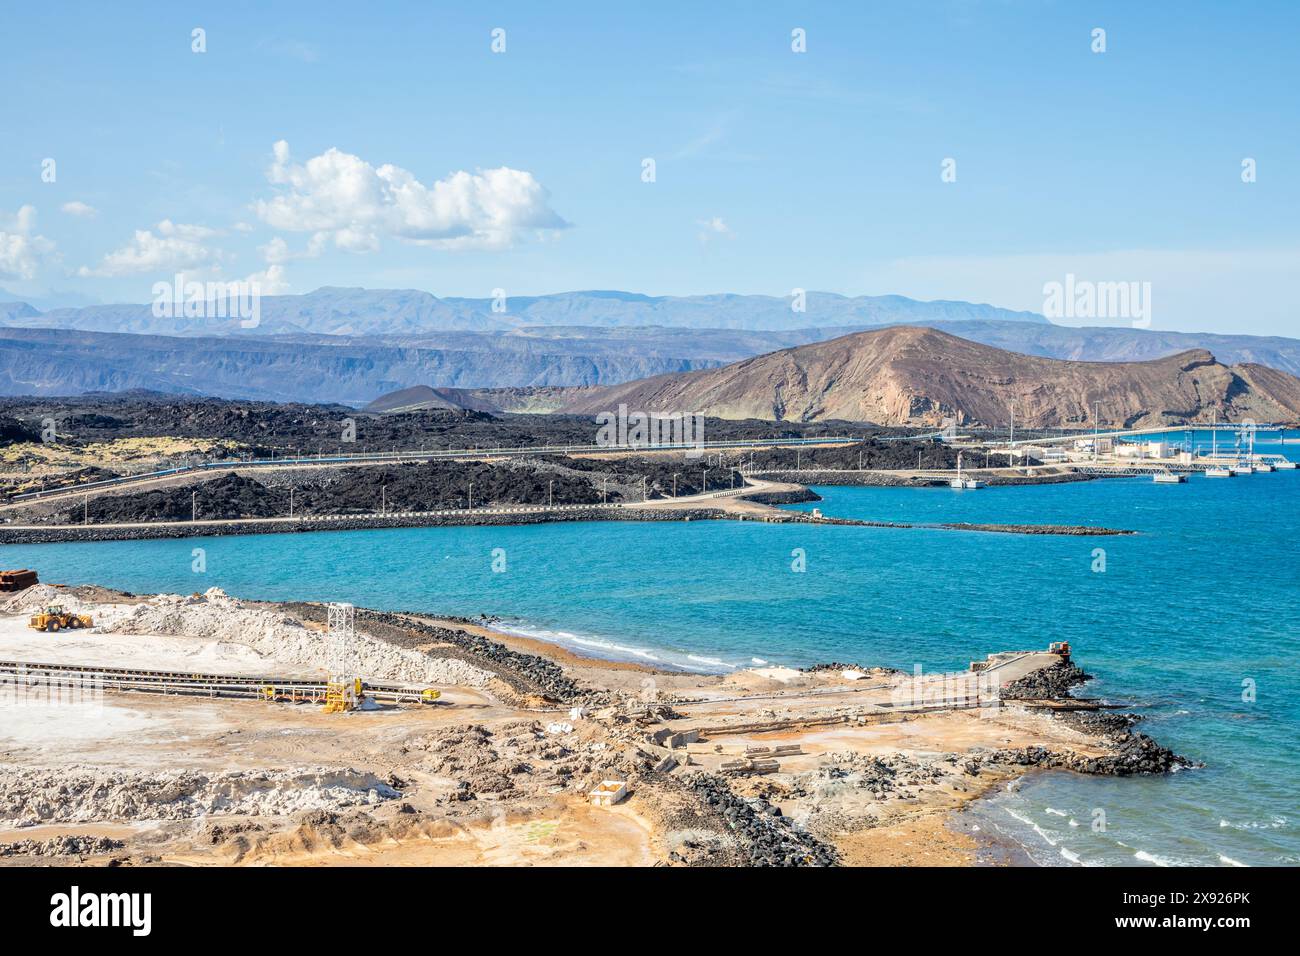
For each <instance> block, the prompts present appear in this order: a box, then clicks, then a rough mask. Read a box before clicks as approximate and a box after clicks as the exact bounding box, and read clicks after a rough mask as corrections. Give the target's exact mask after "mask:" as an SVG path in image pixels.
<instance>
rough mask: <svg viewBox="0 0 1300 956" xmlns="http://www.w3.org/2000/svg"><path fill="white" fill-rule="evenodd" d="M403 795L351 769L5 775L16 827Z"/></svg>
mask: <svg viewBox="0 0 1300 956" xmlns="http://www.w3.org/2000/svg"><path fill="white" fill-rule="evenodd" d="M399 796H401V794H400V792H399V791H397V790H396V789H394V788H393V787H391V786H389V785H388V784H387V783H385V782H384V781H382V780H380V779H379V778H378V777H376V776H375V775H374V774H370V773H365V772H362V771H358V770H350V769H341V770H338V769H335V770H331V769H322V768H316V769H311V768H303V769H296V770H278V771H267V772H261V773H258V772H232V773H216V774H202V773H187V772H184V771H179V770H176V771H165V772H162V773H157V774H147V773H127V772H117V771H107V772H105V771H97V770H89V769H87V770H85V771H75V770H74V771H71V772H65V771H62V770H60V771H40V770H36V771H33V770H30V769H28V768H19V767H7V768H4V769H3V770H0V822H3V823H5V824H8V825H11V826H37V825H41V824H49V823H91V822H99V821H117V820H186V819H191V818H194V817H200V816H205V815H208V814H231V815H239V816H283V815H289V814H294V813H300V812H303V811H306V810H322V809H324V810H329V809H339V808H343V807H353V806H365V805H373V804H378V803H382V802H383V801H385V800H392V799H394V798H395V797H399Z"/></svg>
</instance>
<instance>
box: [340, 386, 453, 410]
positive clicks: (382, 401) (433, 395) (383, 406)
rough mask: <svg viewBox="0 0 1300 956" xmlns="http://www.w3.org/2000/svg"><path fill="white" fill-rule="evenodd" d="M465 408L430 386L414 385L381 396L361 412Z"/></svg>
mask: <svg viewBox="0 0 1300 956" xmlns="http://www.w3.org/2000/svg"><path fill="white" fill-rule="evenodd" d="M462 407H463V406H462V405H460V404H459V403H457V402H455V401H453V400H451V399H449V398H448V397H447V396H445V395H443V394H440V390H435V389H432V388H430V387H429V386H428V385H412V386H411V387H410V388H399V389H398V390H397V391H395V392H388V393H386V394H384V395H380V396H379V397H378V398H376V399H375V400H374V401H373V402H371V403H370V404H369V405H367V406H365V407H364V408H362V409H361V410H362V411H363V412H388V413H393V412H418V411H425V410H427V409H431V408H438V409H451V408H455V409H459V408H462Z"/></svg>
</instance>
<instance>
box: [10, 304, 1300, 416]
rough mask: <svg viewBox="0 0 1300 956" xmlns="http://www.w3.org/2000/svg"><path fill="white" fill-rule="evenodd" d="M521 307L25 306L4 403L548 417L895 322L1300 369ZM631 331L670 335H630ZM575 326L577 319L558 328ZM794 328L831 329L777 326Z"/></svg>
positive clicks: (819, 310)
mask: <svg viewBox="0 0 1300 956" xmlns="http://www.w3.org/2000/svg"><path fill="white" fill-rule="evenodd" d="M508 304H509V307H510V311H509V312H508V313H505V314H501V313H494V312H492V310H491V301H490V300H475V299H452V298H448V299H438V298H436V297H434V296H431V295H429V294H428V293H424V292H409V291H391V290H373V291H368V290H364V289H319V290H317V291H316V292H313V293H310V294H308V295H304V296H273V297H268V298H267V299H265V300H263V322H262V325H261V326H260V327H259V328H257V329H253V330H248V329H241V328H238V323H237V320H221V321H212V322H204V321H196V320H186V319H156V318H154V316H153V315H152V312H151V310H150V307H149V306H139V305H129V306H93V307H89V308H83V309H55V310H51V311H47V312H42V311H41V310H39V309H37V308H35V307H33V306H32V305H31V304H29V303H25V302H0V394H4V395H26V394H34V395H57V394H67V395H71V394H80V393H82V392H87V391H120V390H124V389H131V388H143V389H151V390H157V391H166V392H186V393H200V394H207V395H215V396H219V397H225V398H248V399H266V400H275V401H307V402H340V403H346V404H352V405H364V404H366V403H368V402H370V401H372V400H374V399H375V398H377V397H378V396H381V395H384V394H386V393H389V392H392V391H396V390H399V389H404V388H408V387H412V386H417V385H426V386H429V387H430V388H432V389H459V390H461V391H462V392H464V393H465V394H461V395H460V396H459V397H458V398H457V399H456V401H459V402H471V403H475V402H478V403H483V402H486V403H487V404H492V403H493V402H497V401H500V400H502V399H501V397H500V396H497V397H495V398H491V399H485V398H483V397H482V396H479V397H474V395H472V394H470V393H475V391H476V390H481V389H501V388H511V389H515V390H516V392H515V393H514V395H515V397H514V399H512V400H513V401H517V402H520V403H523V404H524V405H527V406H528V407H532V408H535V407H540V406H542V405H545V404H547V403H548V402H550V401H551V398H550V397H545V396H543V395H541V394H539V393H538V392H537V391H536V389H537V388H539V387H540V388H552V387H560V386H595V385H609V384H617V383H620V382H626V381H630V380H633V379H640V378H645V377H649V376H654V375H659V374H664V373H669V372H683V371H691V370H696V369H708V368H716V367H718V366H721V365H725V364H727V363H730V362H735V361H737V360H740V359H744V358H748V357H751V356H754V355H761V354H763V353H767V352H773V351H776V350H779V349H783V348H789V347H792V346H798V345H805V344H809V343H812V342H819V341H824V340H827V339H831V338H835V337H837V336H841V335H844V334H845V333H847V332H854V331H860V330H865V329H868V328H874V327H878V324H879V323H880V322H885V321H890V320H891V318H892V321H893V322H894V323H907V324H919V325H925V326H928V327H932V328H937V329H940V330H942V331H947V332H951V333H953V334H956V335H959V336H961V337H962V338H965V339H969V340H972V341H976V342H981V343H984V344H987V345H992V346H996V347H998V348H1002V349H1007V350H1010V351H1014V352H1023V353H1026V354H1031V355H1039V356H1043V357H1048V358H1061V359H1072V360H1091V361H1102V360H1104V361H1133V360H1140V359H1149V358H1158V357H1161V356H1165V355H1171V354H1174V353H1177V352H1180V351H1185V350H1187V349H1198V348H1200V349H1207V350H1209V351H1211V352H1212V353H1213V354H1214V355H1216V356H1217V357H1218V358H1219V359H1220V360H1221V361H1223V362H1225V363H1227V364H1230V365H1235V364H1241V363H1256V364H1263V365H1269V366H1272V367H1273V368H1277V369H1280V370H1282V371H1286V372H1291V373H1300V341H1298V340H1296V339H1286V338H1281V337H1262V336H1244V335H1215V334H1204V333H1183V332H1157V331H1149V330H1142V329H1132V328H1119V327H1117V328H1083V329H1079V328H1065V327H1061V326H1055V325H1051V324H1049V323H1047V322H1046V321H1045V320H1043V319H1042V317H1041V316H1037V315H1033V314H1031V313H1021V312H1007V311H1005V310H1001V309H995V308H992V307H991V306H981V305H971V304H968V303H961V302H917V301H914V300H911V299H904V298H901V297H896V296H882V297H860V298H846V297H843V296H835V295H829V294H824V293H810V294H809V297H808V310H807V311H806V312H804V313H793V312H791V311H790V308H789V303H788V301H787V300H785V299H780V298H774V297H769V296H731V295H720V296H687V297H676V298H675V297H653V296H641V295H635V294H631V293H622V292H618V293H613V292H611V293H601V292H575V293H564V294H561V295H553V296H540V297H532V298H517V299H510V300H508ZM853 317H856V319H857V321H856V324H854V323H853V322H851V321H850V320H851V319H852V318H853ZM634 320H638V321H640V320H644V321H647V322H651V323H654V322H658V323H659V324H642V325H631V324H625V323H629V322H632V321H634ZM567 321H573V322H575V323H576V324H561V323H562V322H567ZM790 321H794V322H796V324H797V323H798V322H804V323H813V322H821V323H823V324H805V325H802V326H800V327H797V328H765V327H764V326H769V325H778V324H780V323H783V322H790ZM692 322H695V323H701V324H698V325H694V326H692V325H690V324H688V323H692ZM841 322H849V323H850V324H838V323H841ZM232 323H233V324H232ZM524 323H533V324H524ZM706 323H707V324H706ZM204 330H206V332H205V331H204ZM277 330H279V331H277Z"/></svg>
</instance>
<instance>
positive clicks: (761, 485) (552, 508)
mask: <svg viewBox="0 0 1300 956" xmlns="http://www.w3.org/2000/svg"><path fill="white" fill-rule="evenodd" d="M798 487H799V486H797V485H788V484H784V483H782V482H776V481H764V480H761V479H750V480H749V481H748V483H747V484H746V486H745V487H743V488H735V489H727V490H724V491H710V492H705V493H701V494H697V495H685V496H682V497H680V498H655V499H651V500H649V501H632V502H613V503H609V504H579V505H504V506H496V507H485V508H445V509H439V510H436V511H376V512H370V513H368V514H345V515H344V514H339V515H293V516H290V515H283V516H279V517H271V518H200V519H198V520H195V521H113V522H98V523H95V524H90V525H87V524H63V525H60V524H20V523H5V524H0V536H3V534H4V533H5V532H9V531H18V532H22V531H58V530H61V529H68V530H72V531H81V530H83V529H90V530H95V529H99V530H123V531H133V530H145V529H153V530H156V529H162V528H174V529H178V530H181V529H186V528H193V529H196V530H208V529H212V528H214V527H232V526H233V527H238V528H253V527H257V526H263V527H265V529H266V531H267V533H272V532H274V531H276V530H277V529H281V528H284V527H286V526H294V527H296V526H302V525H313V526H315V527H318V528H321V529H325V528H328V527H329V525H330V524H331V523H338V522H348V521H362V522H365V521H377V522H387V521H391V522H393V526H394V527H403V526H404V525H403V524H402V521H403V520H404V519H405V520H406V521H409V522H410V523H411V524H412V525H415V524H418V522H420V521H423V520H427V519H431V518H448V519H452V521H453V522H456V523H463V524H473V523H474V520H473V519H475V518H485V517H489V516H491V517H497V516H502V515H557V516H572V517H573V518H574V520H581V517H582V515H584V514H595V513H601V514H602V515H608V514H609V513H610V512H618V511H621V510H625V509H636V510H657V509H669V510H671V509H685V508H713V509H717V510H720V511H728V512H744V513H754V514H758V513H762V512H770V511H774V510H775V509H773V508H771V507H770V506H768V505H763V504H759V503H758V502H752V501H744V500H741V499H742V496H744V495H752V494H761V493H770V492H780V491H789V490H793V489H796V488H798ZM458 519H464V520H463V521H462V520H458Z"/></svg>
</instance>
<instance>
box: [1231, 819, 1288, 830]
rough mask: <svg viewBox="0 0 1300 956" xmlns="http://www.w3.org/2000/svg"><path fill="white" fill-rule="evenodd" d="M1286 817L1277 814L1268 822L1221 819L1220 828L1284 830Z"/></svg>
mask: <svg viewBox="0 0 1300 956" xmlns="http://www.w3.org/2000/svg"><path fill="white" fill-rule="evenodd" d="M1286 825H1287V821H1286V817H1282V816H1276V817H1273V818H1272V819H1271V820H1269V821H1268V822H1267V823H1261V822H1259V821H1257V820H1247V821H1246V822H1245V823H1233V822H1232V821H1230V820H1220V821H1219V827H1220V829H1225V828H1227V827H1231V828H1232V829H1234V830H1283V829H1286Z"/></svg>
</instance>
